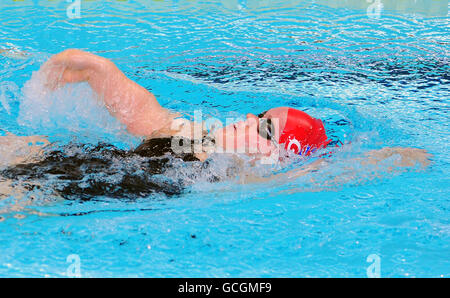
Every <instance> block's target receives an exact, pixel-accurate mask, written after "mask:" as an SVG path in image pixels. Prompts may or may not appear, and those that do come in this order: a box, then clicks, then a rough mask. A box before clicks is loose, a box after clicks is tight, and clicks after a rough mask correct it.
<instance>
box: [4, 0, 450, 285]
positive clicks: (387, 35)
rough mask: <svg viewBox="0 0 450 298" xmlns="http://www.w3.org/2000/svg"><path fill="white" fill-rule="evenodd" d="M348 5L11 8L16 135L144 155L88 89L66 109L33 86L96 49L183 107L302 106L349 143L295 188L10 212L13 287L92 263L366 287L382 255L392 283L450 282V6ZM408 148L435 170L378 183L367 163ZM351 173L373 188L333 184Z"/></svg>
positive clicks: (8, 263)
mask: <svg viewBox="0 0 450 298" xmlns="http://www.w3.org/2000/svg"><path fill="white" fill-rule="evenodd" d="M334 2H337V1H302V0H290V1H256V0H247V1H238V0H234V1H232V0H230V1H226V0H222V1H212V0H204V1H200V0H193V1H181V0H180V1H176V0H172V1H168V0H164V1H137V0H135V1H132V0H130V1H89V2H86V1H82V3H81V10H80V18H70V17H69V16H72V14H73V12H70V11H69V13H68V11H67V8H68V6H69V5H70V4H69V3H67V2H66V1H44V0H42V1H37V0H26V1H22V2H14V1H12V0H11V1H2V2H1V4H0V23H1V25H0V65H1V67H0V129H1V130H0V133H1V134H2V135H4V134H5V131H9V132H11V133H14V134H17V135H35V134H39V135H47V136H48V137H49V139H50V140H51V141H53V142H59V143H64V142H68V141H72V140H76V141H79V142H88V143H95V142H99V141H102V142H107V143H112V144H114V145H116V146H119V147H122V148H130V147H134V146H136V145H137V144H138V143H139V140H138V139H136V138H133V137H131V136H129V135H127V134H126V133H125V130H124V129H123V127H121V126H120V125H119V124H118V123H117V122H116V120H115V119H114V118H112V117H111V116H110V115H109V114H108V113H107V112H106V111H105V109H104V107H102V106H101V104H99V103H97V102H95V101H94V100H92V94H91V93H90V89H89V88H88V87H87V86H85V85H83V84H81V85H76V86H70V87H68V88H66V89H64V90H60V91H59V92H60V93H59V94H58V95H57V97H58V100H53V101H52V100H51V99H49V98H47V97H46V96H44V95H43V94H42V93H40V91H41V90H40V89H39V87H38V86H36V85H35V83H34V82H33V81H30V78H31V75H32V73H33V72H34V71H36V70H38V69H39V67H40V65H41V64H42V63H43V62H44V61H45V60H46V59H47V58H48V57H50V56H51V55H52V54H55V53H57V52H59V51H62V50H64V49H67V48H79V49H83V50H86V51H90V52H93V53H96V54H98V55H102V56H105V57H107V58H110V59H111V60H113V61H114V62H115V63H116V64H117V65H118V67H119V68H120V69H121V70H123V71H124V72H125V73H126V74H127V76H129V77H130V78H131V79H133V80H135V81H136V82H137V83H139V84H141V85H142V86H144V87H146V88H147V89H149V90H150V91H152V92H153V93H154V94H155V95H156V97H157V98H158V100H159V102H160V103H161V104H162V105H163V106H166V107H168V108H171V109H174V110H179V111H182V112H184V113H186V114H192V113H193V112H194V110H196V109H199V108H200V107H201V108H202V111H203V113H204V114H207V115H212V116H215V117H218V118H220V119H223V120H224V119H225V118H226V117H229V116H242V115H245V113H248V112H252V113H256V114H258V113H260V112H261V111H264V110H267V109H269V108H271V107H276V106H293V107H297V108H300V109H303V110H305V111H308V112H309V113H311V114H312V115H314V116H316V117H320V118H322V119H324V122H325V126H326V128H327V131H328V133H329V134H330V135H331V136H333V137H334V138H336V139H340V140H342V141H343V142H345V143H346V144H347V145H345V146H344V147H343V148H342V150H340V151H338V152H337V153H336V154H335V155H333V156H332V157H331V158H330V159H329V162H330V163H331V166H330V167H329V168H328V169H327V170H326V171H319V172H317V173H311V174H309V176H306V177H302V178H298V179H292V180H288V181H282V183H281V182H280V181H274V182H268V183H264V184H259V183H252V184H245V185H244V184H238V183H236V182H235V181H224V182H220V183H208V182H205V181H200V180H199V181H194V182H196V183H194V185H192V186H191V187H189V189H188V190H187V191H186V193H185V194H183V195H181V196H177V197H172V198H165V197H164V196H162V195H161V196H159V195H155V196H151V197H149V198H145V199H139V200H135V201H128V200H127V201H124V200H118V199H112V198H108V197H99V198H98V199H96V200H90V201H80V200H66V201H64V200H54V199H49V198H48V197H47V196H46V194H45V193H37V194H36V193H34V194H33V195H34V199H31V196H30V194H26V195H25V196H22V197H14V196H10V197H7V198H4V199H2V200H0V276H12V277H21V276H32V277H44V276H48V277H64V276H71V272H73V271H71V270H72V269H71V268H73V265H74V263H73V260H74V257H73V255H75V260H77V261H79V262H78V263H77V264H78V265H79V268H80V271H79V273H80V275H81V276H83V277H100V276H106V277H110V276H111V277H113V276H114V277H118V276H127V277H134V276H145V277H164V276H165V277H175V276H182V277H330V276H334V277H366V276H367V268H368V267H369V266H370V265H371V262H367V257H368V256H369V255H372V254H375V255H377V256H378V257H379V260H380V267H379V268H380V269H381V271H380V272H381V276H382V277H441V276H443V277H448V276H449V274H450V261H449V260H450V222H449V215H450V212H449V210H450V196H449V195H450V189H449V185H450V183H449V182H450V181H449V175H448V173H449V169H450V159H449V152H450V148H449V143H450V138H449V135H450V134H449V114H448V113H449V95H450V93H449V71H450V67H449V58H450V56H449V43H450V32H449V31H450V30H449V28H450V27H449V16H448V1H403V2H402V4H401V3H396V1H388V0H384V1H381V2H382V3H383V6H384V8H383V9H382V10H380V11H377V10H376V9H372V8H373V7H370V5H371V4H370V3H368V2H367V1H346V4H345V5H341V6H340V5H337V4H333V3H334ZM75 12H76V11H75ZM395 146H402V147H415V148H422V149H426V150H427V151H428V152H429V153H431V154H432V155H433V156H432V160H431V165H430V166H429V167H428V168H426V169H425V170H422V171H420V169H417V168H413V169H409V170H406V171H402V172H397V171H395V170H394V172H388V171H386V172H382V173H381V174H380V175H377V176H374V175H373V173H371V170H370V169H364V168H361V166H360V165H359V164H357V163H355V162H354V161H352V158H353V157H357V156H361V155H362V154H364V152H367V151H369V150H373V149H380V148H383V147H395ZM0 159H1V157H0ZM393 162H394V161H393V160H388V161H387V163H392V164H390V165H391V166H392V165H393ZM352 163H353V164H352ZM349 165H350V166H353V167H355V168H357V171H356V174H355V175H354V176H351V179H347V180H346V181H345V182H336V183H333V181H334V178H335V177H339V176H340V175H344V174H343V171H344V169H345V167H346V166H349ZM388 166H389V164H388ZM312 181H313V182H312ZM71 266H72V267H71Z"/></svg>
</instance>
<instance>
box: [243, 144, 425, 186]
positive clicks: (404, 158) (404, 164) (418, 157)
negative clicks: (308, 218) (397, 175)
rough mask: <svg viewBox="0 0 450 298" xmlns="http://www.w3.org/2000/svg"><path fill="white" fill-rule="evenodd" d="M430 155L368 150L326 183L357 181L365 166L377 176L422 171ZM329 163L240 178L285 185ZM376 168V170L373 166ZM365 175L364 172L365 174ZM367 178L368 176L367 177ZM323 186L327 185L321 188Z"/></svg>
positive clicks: (417, 151) (319, 161)
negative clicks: (274, 173) (385, 173)
mask: <svg viewBox="0 0 450 298" xmlns="http://www.w3.org/2000/svg"><path fill="white" fill-rule="evenodd" d="M394 155H398V156H399V157H400V158H399V159H394V160H393V163H392V164H388V165H385V164H383V163H382V162H383V161H384V160H386V159H388V158H390V157H392V156H394ZM431 156H432V155H431V154H429V153H428V152H427V151H426V150H423V149H417V148H402V147H392V148H390V147H386V148H383V149H380V150H371V151H369V152H367V153H365V154H364V156H362V157H357V158H353V159H351V160H349V161H348V167H347V168H346V169H343V172H341V174H340V175H338V176H335V177H333V179H332V180H333V181H327V182H326V183H325V184H330V185H331V184H333V185H336V184H343V183H346V182H349V181H353V180H355V179H357V180H360V179H361V178H363V179H364V177H362V175H361V174H363V171H364V170H365V169H366V167H367V166H368V167H370V172H371V174H373V175H375V176H377V177H379V173H381V172H399V171H402V170H403V169H405V168H408V167H414V166H415V165H417V164H418V165H420V168H422V169H424V168H426V167H428V166H429V165H430V158H431ZM329 165H330V163H329V162H328V161H327V160H326V159H322V158H321V159H317V160H316V161H314V162H312V163H310V164H308V165H305V166H303V167H301V168H300V169H296V170H291V171H289V172H286V173H281V174H277V175H272V176H269V177H258V176H256V175H254V174H248V173H243V174H242V175H241V182H242V183H258V182H268V181H279V182H281V183H285V182H286V181H288V180H291V179H295V178H299V177H302V176H305V175H307V174H309V173H311V172H315V171H319V170H321V169H323V168H325V167H327V166H329ZM373 166H375V168H374V167H373ZM365 174H367V173H365ZM366 178H367V177H366ZM324 186H326V185H324Z"/></svg>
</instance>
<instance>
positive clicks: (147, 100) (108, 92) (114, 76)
mask: <svg viewBox="0 0 450 298" xmlns="http://www.w3.org/2000/svg"><path fill="white" fill-rule="evenodd" d="M39 73H40V74H41V75H42V76H43V77H44V84H45V86H47V87H48V88H49V89H51V90H54V89H56V88H59V87H61V86H63V85H65V84H67V83H78V82H88V83H89V85H90V86H91V88H92V89H93V90H94V91H95V92H96V93H97V95H98V96H99V97H100V98H101V99H102V100H103V101H104V103H105V105H106V107H107V108H108V110H109V112H110V113H111V114H112V115H113V116H115V117H116V118H117V119H118V120H119V121H120V122H122V123H123V124H125V125H126V127H127V130H128V131H129V132H130V133H132V134H134V135H137V136H150V135H152V134H153V133H154V132H156V131H159V130H162V129H165V128H167V127H168V126H170V124H171V122H172V119H173V115H172V114H171V113H169V111H168V110H166V109H164V108H163V107H161V105H160V104H159V103H158V102H157V100H156V98H155V96H154V95H153V94H151V93H150V92H148V91H147V90H146V89H145V88H143V87H142V86H139V85H138V84H136V83H135V82H133V81H131V80H130V79H128V78H127V77H126V76H125V74H124V73H123V72H122V71H120V70H119V69H118V68H117V66H116V65H114V63H113V62H112V61H110V60H108V59H106V58H103V57H100V56H97V55H94V54H91V53H87V52H84V51H81V50H75V49H70V50H66V51H64V52H61V53H59V54H57V55H54V56H53V57H51V58H50V59H49V60H48V61H47V62H46V63H44V65H42V67H41V69H40V70H39Z"/></svg>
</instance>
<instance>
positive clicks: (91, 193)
mask: <svg viewBox="0 0 450 298" xmlns="http://www.w3.org/2000/svg"><path fill="white" fill-rule="evenodd" d="M171 142H172V138H156V139H149V140H147V141H145V142H144V143H142V144H141V145H140V146H139V147H137V148H136V149H135V150H133V151H125V150H121V149H118V148H116V147H114V146H111V145H106V144H99V145H97V146H88V145H75V144H71V145H67V146H65V147H63V148H62V149H58V150H53V151H50V152H47V153H45V158H44V159H43V160H41V161H37V162H34V163H26V164H18V165H15V166H12V167H9V168H6V169H4V170H1V171H0V179H1V177H4V178H7V179H11V180H13V181H14V182H20V183H21V185H22V186H24V187H25V188H26V189H27V190H29V191H35V190H40V191H42V188H49V187H50V188H52V191H54V192H56V194H58V195H59V196H61V197H63V198H65V199H81V200H90V199H93V198H95V197H99V196H106V197H110V198H128V199H136V198H140V197H148V196H149V195H151V194H155V193H158V194H165V195H167V196H174V195H179V194H181V193H183V191H184V189H185V187H186V185H185V183H184V182H183V181H179V179H171V178H169V177H166V176H165V175H163V174H164V172H165V170H167V169H168V168H170V167H171V164H172V162H173V161H174V160H175V159H181V160H183V161H184V162H187V163H189V164H191V165H192V168H193V169H194V171H192V173H193V174H195V173H198V172H199V171H200V172H201V171H202V170H204V169H206V168H207V166H208V162H207V161H206V162H200V161H199V159H198V158H196V157H195V155H194V154H191V153H183V154H176V153H175V152H173V150H172V149H171ZM182 142H191V145H193V144H194V142H193V141H191V140H189V139H182ZM217 179H218V178H217V177H213V176H211V177H210V180H211V181H216V180H217Z"/></svg>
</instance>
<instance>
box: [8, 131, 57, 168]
mask: <svg viewBox="0 0 450 298" xmlns="http://www.w3.org/2000/svg"><path fill="white" fill-rule="evenodd" d="M49 144H50V142H49V141H48V140H47V139H45V137H43V136H16V135H13V134H11V133H7V135H6V136H0V168H3V167H10V166H14V165H17V164H21V163H27V162H33V161H37V160H39V158H40V157H41V156H42V150H43V149H44V147H45V146H47V145H49Z"/></svg>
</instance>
